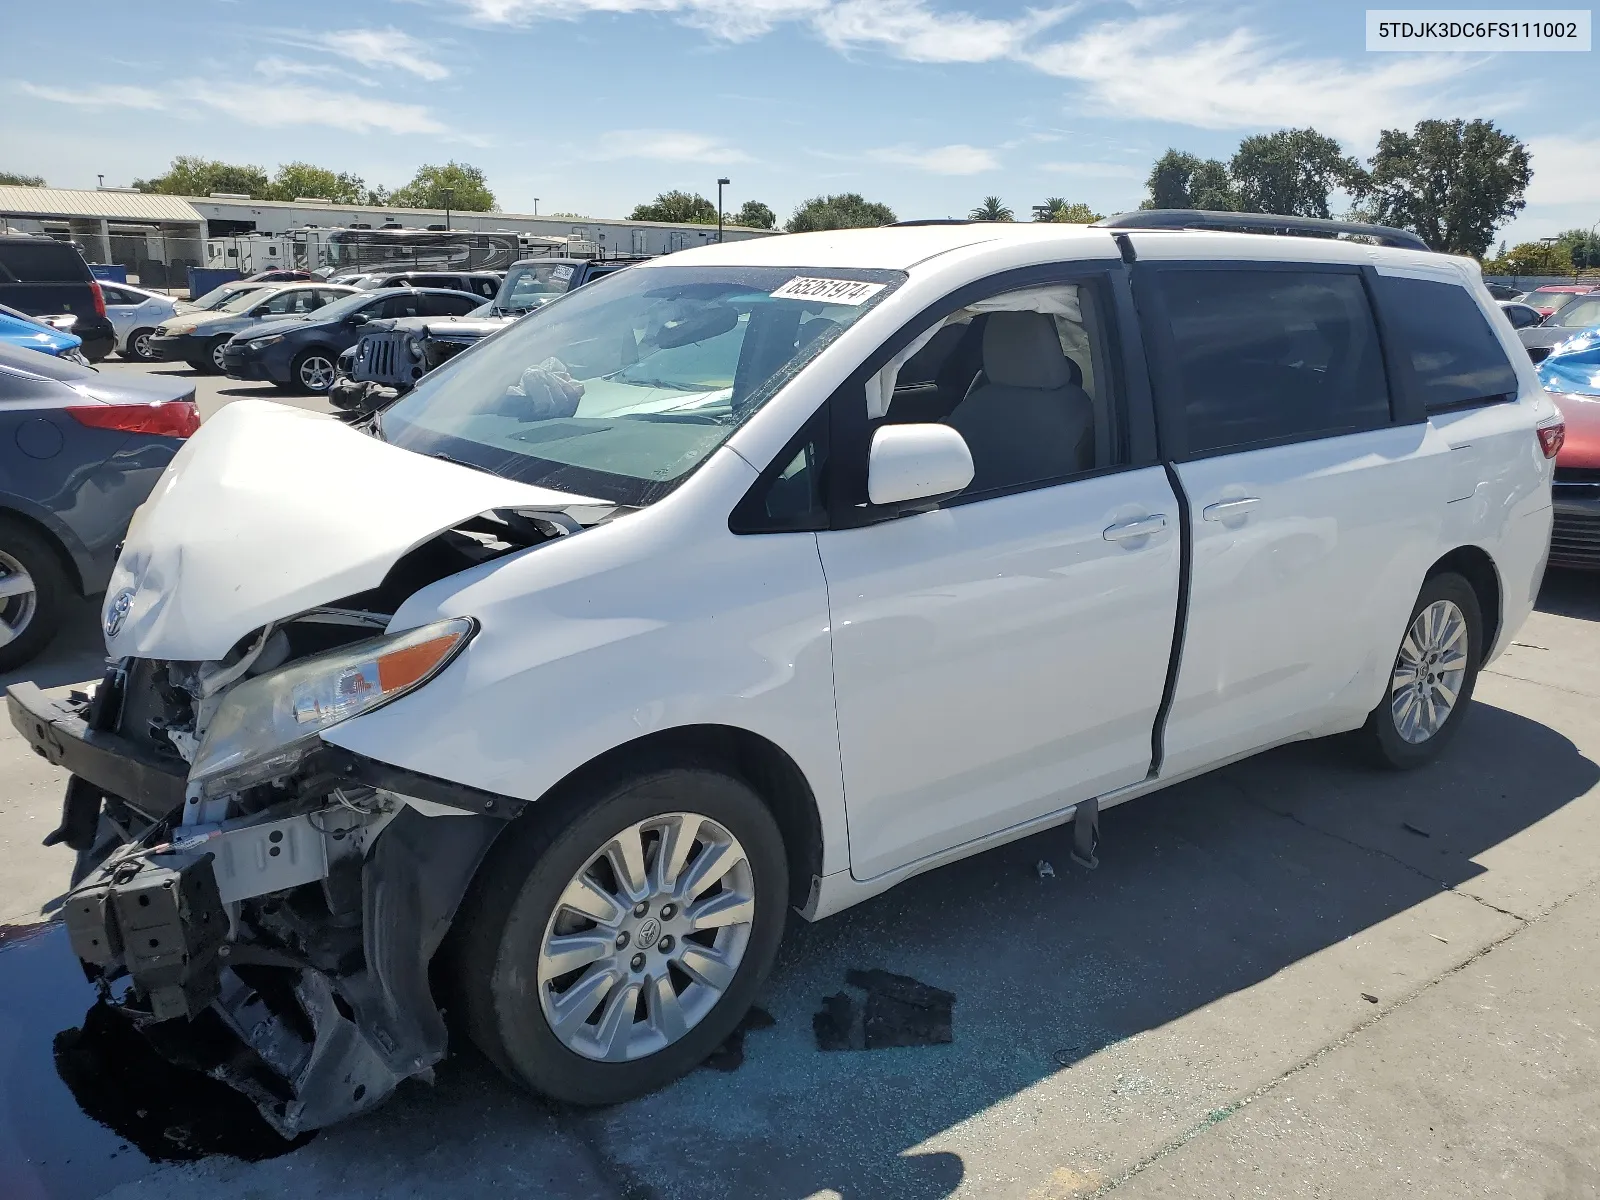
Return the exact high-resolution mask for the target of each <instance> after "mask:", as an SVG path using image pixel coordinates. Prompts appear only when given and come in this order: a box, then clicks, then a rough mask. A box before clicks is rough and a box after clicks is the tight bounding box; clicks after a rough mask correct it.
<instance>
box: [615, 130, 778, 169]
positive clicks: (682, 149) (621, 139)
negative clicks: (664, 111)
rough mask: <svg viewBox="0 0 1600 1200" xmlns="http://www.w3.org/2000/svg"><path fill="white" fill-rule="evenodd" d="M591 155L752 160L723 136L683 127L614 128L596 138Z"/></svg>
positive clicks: (664, 158)
mask: <svg viewBox="0 0 1600 1200" xmlns="http://www.w3.org/2000/svg"><path fill="white" fill-rule="evenodd" d="M590 157H592V158H596V159H601V160H611V159H620V158H649V159H655V160H657V161H660V162H699V163H710V164H713V165H714V164H717V163H743V162H750V161H752V160H751V158H750V156H749V155H748V154H746V153H744V152H743V151H742V150H738V149H735V148H734V147H732V146H729V145H727V144H726V143H725V142H723V141H722V139H720V138H715V137H710V136H707V135H706V134H701V133H689V132H686V131H684V130H681V129H613V130H612V131H611V132H610V133H603V134H601V135H600V136H599V138H597V139H596V140H595V144H594V148H593V151H592V153H591V155H590Z"/></svg>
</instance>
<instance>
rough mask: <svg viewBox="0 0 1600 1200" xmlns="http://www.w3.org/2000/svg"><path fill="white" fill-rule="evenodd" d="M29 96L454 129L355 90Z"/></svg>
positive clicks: (239, 86) (210, 84) (352, 127)
mask: <svg viewBox="0 0 1600 1200" xmlns="http://www.w3.org/2000/svg"><path fill="white" fill-rule="evenodd" d="M17 87H18V89H19V90H21V91H23V92H26V93H27V94H28V95H31V96H37V97H39V98H40V99H42V100H50V101H53V102H55V103H58V104H73V105H77V106H80V107H85V108H134V109H144V110H150V111H163V110H166V111H173V112H179V113H188V112H192V110H193V109H194V108H196V107H201V108H209V109H212V110H214V111H216V112H221V113H225V114H227V115H228V116H230V117H233V118H235V119H236V120H239V121H243V122H245V123H246V124H249V125H262V126H267V127H278V126H284V125H325V126H328V127H329V128H332V129H345V130H349V131H350V132H352V133H372V132H374V131H381V132H385V133H403V134H416V133H423V134H443V133H448V132H449V129H448V127H447V126H445V125H444V124H443V123H442V122H441V121H439V120H438V118H436V117H435V116H434V115H433V114H432V113H431V112H430V111H429V110H428V109H426V108H424V107H423V106H422V105H420V104H404V103H398V102H396V101H391V100H380V99H376V98H374V97H372V96H362V95H358V94H356V93H354V92H341V91H335V90H332V89H329V88H320V87H310V86H307V85H306V84H304V83H293V84H282V85H277V84H270V83H238V82H233V81H228V80H214V79H210V80H208V79H180V80H175V81H173V82H172V83H171V84H170V85H168V86H167V88H166V89H165V90H164V91H162V92H156V91H152V90H150V89H148V88H137V87H115V86H110V85H100V86H96V87H90V88H56V87H44V86H40V85H38V84H32V83H19V84H18V85H17Z"/></svg>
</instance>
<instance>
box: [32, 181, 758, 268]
mask: <svg viewBox="0 0 1600 1200" xmlns="http://www.w3.org/2000/svg"><path fill="white" fill-rule="evenodd" d="M447 222H448V226H449V228H451V229H463V230H476V231H482V232H498V231H506V232H513V233H522V234H531V235H537V236H542V237H552V238H561V239H576V240H579V241H586V242H592V243H594V244H595V245H596V246H598V247H599V250H598V253H599V254H600V255H601V256H602V257H605V258H613V257H617V256H619V255H624V256H625V255H632V254H670V253H671V252H672V251H674V250H684V249H688V248H689V247H691V246H703V245H705V244H706V243H708V242H714V241H716V239H717V229H716V226H714V225H711V226H708V225H690V224H672V223H667V222H660V221H616V220H610V219H606V218H599V217H550V216H532V215H529V214H526V213H502V212H494V213H479V212H458V211H455V210H451V211H450V212H449V213H446V212H445V210H443V209H428V208H387V207H383V206H380V205H372V204H332V203H329V202H327V201H323V200H308V199H300V200H294V201H280V200H252V199H250V198H249V197H248V196H226V195H221V194H216V195H211V196H158V195H152V194H149V193H144V192H137V191H133V190H132V189H127V188H97V189H94V190H92V191H90V190H74V189H70V188H34V187H13V186H0V232H3V231H4V230H6V229H7V228H10V229H14V230H20V231H23V232H28V233H48V234H50V235H51V236H53V237H62V238H67V239H69V240H71V241H74V242H77V243H78V245H79V246H81V247H82V249H83V252H84V254H85V256H86V257H87V258H89V260H90V261H91V262H110V263H121V264H123V265H125V266H127V267H128V269H129V271H130V272H131V273H132V274H136V275H140V276H141V278H146V279H147V282H148V283H150V284H151V285H153V286H157V287H160V286H165V280H166V277H167V276H169V275H171V276H177V275H178V274H179V273H180V272H182V271H183V269H184V268H185V267H190V266H221V265H225V264H224V263H221V262H209V261H207V256H206V247H205V243H206V242H207V241H208V240H216V239H223V238H234V237H238V238H241V240H243V238H245V237H246V236H247V235H251V234H267V235H271V236H272V237H274V238H277V237H280V236H281V235H284V234H287V233H290V232H291V231H294V230H302V229H306V228H326V227H329V226H343V227H346V228H363V227H366V228H372V229H380V228H382V227H384V226H385V225H389V226H400V227H402V228H406V229H427V228H429V227H435V228H438V229H444V228H445V227H446V223H447ZM722 236H723V237H724V239H725V240H727V241H735V240H737V239H740V238H752V237H770V236H772V231H769V230H764V229H745V228H744V227H742V226H735V225H729V226H725V227H724V229H723V234H722ZM264 265H266V264H265V263H261V264H256V265H255V269H257V270H259V269H261V267H262V266H264ZM312 265H316V264H312ZM156 276H161V277H162V278H160V279H157V278H155V277H156ZM179 281H180V280H179V279H177V278H174V279H173V282H174V283H175V284H176V283H178V282H179Z"/></svg>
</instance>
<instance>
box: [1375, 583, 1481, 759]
mask: <svg viewBox="0 0 1600 1200" xmlns="http://www.w3.org/2000/svg"><path fill="white" fill-rule="evenodd" d="M1468 649H1469V647H1468V645H1467V618H1466V617H1465V616H1464V615H1463V614H1462V612H1461V609H1460V608H1458V607H1457V606H1456V604H1455V603H1454V601H1451V600H1435V601H1434V602H1433V603H1432V604H1430V605H1428V607H1427V608H1425V609H1423V610H1422V611H1421V612H1419V613H1418V614H1417V618H1416V620H1414V621H1412V622H1411V628H1410V629H1409V630H1407V631H1406V636H1405V640H1404V641H1403V642H1401V643H1400V653H1399V655H1398V656H1397V657H1396V658H1395V662H1394V676H1393V679H1392V680H1391V683H1390V687H1389V707H1390V710H1391V712H1392V713H1393V714H1394V728H1395V732H1396V733H1398V734H1399V735H1400V736H1401V737H1402V738H1404V739H1405V740H1406V741H1408V742H1410V743H1411V744H1412V745H1414V746H1415V745H1419V744H1421V743H1422V742H1425V741H1427V740H1428V739H1429V738H1431V737H1432V736H1433V735H1434V734H1436V733H1438V732H1439V730H1440V729H1442V728H1443V727H1444V723H1445V722H1446V721H1448V720H1449V719H1450V713H1451V712H1452V711H1453V710H1454V709H1455V706H1456V699H1457V697H1459V696H1460V695H1461V684H1462V682H1463V681H1464V680H1465V679H1466V677H1467V652H1468Z"/></svg>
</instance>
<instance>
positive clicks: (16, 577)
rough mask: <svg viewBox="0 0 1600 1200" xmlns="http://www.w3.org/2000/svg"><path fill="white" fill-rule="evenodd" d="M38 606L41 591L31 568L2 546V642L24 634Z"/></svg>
mask: <svg viewBox="0 0 1600 1200" xmlns="http://www.w3.org/2000/svg"><path fill="white" fill-rule="evenodd" d="M38 609H39V593H38V590H37V588H36V587H35V586H34V582H33V576H31V575H29V574H28V568H27V567H25V566H23V565H22V563H21V561H20V560H18V559H16V558H13V557H12V556H11V555H9V554H7V553H6V552H5V551H4V550H0V646H9V645H10V644H11V643H12V642H14V641H16V640H17V639H18V638H19V637H21V636H22V635H23V633H25V632H26V631H27V628H28V626H29V624H31V623H32V621H33V614H34V613H35V612H37V611H38Z"/></svg>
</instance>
